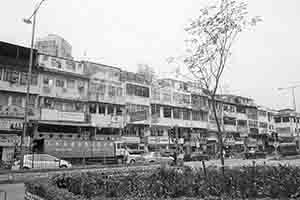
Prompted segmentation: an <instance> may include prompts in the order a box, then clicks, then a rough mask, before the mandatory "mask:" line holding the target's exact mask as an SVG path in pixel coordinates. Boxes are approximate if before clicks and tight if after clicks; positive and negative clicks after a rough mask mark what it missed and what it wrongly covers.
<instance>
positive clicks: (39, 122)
mask: <svg viewBox="0 0 300 200" xmlns="http://www.w3.org/2000/svg"><path fill="white" fill-rule="evenodd" d="M38 124H49V125H58V126H79V127H96V126H95V125H93V124H90V123H84V122H83V123H81V122H65V121H46V120H39V121H38Z"/></svg>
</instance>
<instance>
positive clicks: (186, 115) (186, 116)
mask: <svg viewBox="0 0 300 200" xmlns="http://www.w3.org/2000/svg"><path fill="white" fill-rule="evenodd" d="M182 116H183V120H190V119H191V118H190V111H189V110H187V109H183V110H182Z"/></svg>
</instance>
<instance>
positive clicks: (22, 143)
mask: <svg viewBox="0 0 300 200" xmlns="http://www.w3.org/2000/svg"><path fill="white" fill-rule="evenodd" d="M44 1H45V0H42V1H41V2H40V3H39V4H38V5H37V6H36V8H35V10H34V12H33V14H32V15H31V16H30V17H29V18H26V19H23V22H24V23H26V24H32V32H31V45H30V57H29V68H28V74H27V82H26V86H27V87H26V99H25V114H24V126H23V132H22V136H21V167H23V155H24V153H25V147H24V143H25V142H24V140H25V137H26V133H27V129H28V122H29V120H28V110H29V109H28V105H29V94H30V84H31V76H32V66H33V62H34V61H33V51H34V49H33V48H34V37H35V24H36V14H37V11H38V10H39V8H40V6H41V5H42V3H43V2H44ZM31 18H33V20H32V21H31Z"/></svg>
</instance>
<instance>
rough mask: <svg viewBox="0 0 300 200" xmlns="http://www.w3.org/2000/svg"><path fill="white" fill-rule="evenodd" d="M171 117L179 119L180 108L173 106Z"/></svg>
mask: <svg viewBox="0 0 300 200" xmlns="http://www.w3.org/2000/svg"><path fill="white" fill-rule="evenodd" d="M173 118H174V119H181V110H180V108H173Z"/></svg>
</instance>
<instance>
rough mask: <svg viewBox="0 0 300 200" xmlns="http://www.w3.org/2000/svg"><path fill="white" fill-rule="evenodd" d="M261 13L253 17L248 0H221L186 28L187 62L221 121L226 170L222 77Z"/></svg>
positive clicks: (221, 157) (219, 121) (221, 143)
mask: <svg viewBox="0 0 300 200" xmlns="http://www.w3.org/2000/svg"><path fill="white" fill-rule="evenodd" d="M260 21H261V19H260V17H249V16H248V12H247V4H246V3H244V2H238V1H234V0H221V1H217V3H215V4H214V5H213V6H210V7H206V8H204V9H201V10H200V16H199V17H197V18H196V19H194V20H192V21H191V23H190V24H189V25H188V27H187V28H186V31H187V33H188V34H189V38H188V40H187V41H186V42H187V47H188V48H187V56H186V57H185V59H184V63H185V64H186V65H187V67H188V69H189V71H190V72H191V73H192V74H193V75H194V76H195V78H196V79H197V81H199V82H200V83H201V86H202V87H203V89H204V90H205V91H206V93H207V95H208V96H209V98H210V100H211V103H212V109H213V117H214V119H215V121H216V124H217V129H218V131H217V136H218V141H219V150H220V159H221V164H222V171H223V174H224V155H223V150H224V147H223V137H222V129H221V123H222V119H221V116H220V114H219V112H218V110H217V94H218V88H219V84H220V79H221V77H222V74H223V72H224V69H225V67H226V66H227V61H228V58H229V56H230V55H231V53H230V50H231V47H232V45H233V44H234V42H235V41H236V39H237V37H238V36H239V34H240V33H241V32H242V31H243V30H245V29H248V28H250V27H253V26H255V25H256V24H257V22H260Z"/></svg>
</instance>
